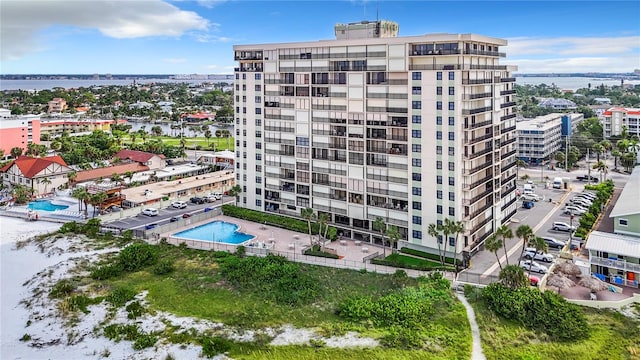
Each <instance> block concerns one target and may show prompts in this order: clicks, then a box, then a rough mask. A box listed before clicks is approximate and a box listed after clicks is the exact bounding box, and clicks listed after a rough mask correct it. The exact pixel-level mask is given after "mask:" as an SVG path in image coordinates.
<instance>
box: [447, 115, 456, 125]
mask: <svg viewBox="0 0 640 360" xmlns="http://www.w3.org/2000/svg"><path fill="white" fill-rule="evenodd" d="M455 124H456V120H455V118H454V117H453V116H449V126H453V125H455Z"/></svg>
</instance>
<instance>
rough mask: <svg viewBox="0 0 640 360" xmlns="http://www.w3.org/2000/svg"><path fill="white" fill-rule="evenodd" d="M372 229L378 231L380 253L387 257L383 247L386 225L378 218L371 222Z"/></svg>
mask: <svg viewBox="0 0 640 360" xmlns="http://www.w3.org/2000/svg"><path fill="white" fill-rule="evenodd" d="M373 229H374V230H378V231H380V237H381V238H382V251H383V253H384V257H387V253H386V251H385V247H384V234H385V233H386V232H387V224H386V223H385V222H384V219H383V218H381V217H380V216H378V217H376V219H375V220H374V221H373Z"/></svg>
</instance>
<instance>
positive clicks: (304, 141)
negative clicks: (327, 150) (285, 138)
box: [296, 137, 309, 146]
mask: <svg viewBox="0 0 640 360" xmlns="http://www.w3.org/2000/svg"><path fill="white" fill-rule="evenodd" d="M296 145H298V146H309V138H308V137H296Z"/></svg>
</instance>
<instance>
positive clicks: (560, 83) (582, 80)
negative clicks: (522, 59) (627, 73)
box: [516, 76, 640, 91]
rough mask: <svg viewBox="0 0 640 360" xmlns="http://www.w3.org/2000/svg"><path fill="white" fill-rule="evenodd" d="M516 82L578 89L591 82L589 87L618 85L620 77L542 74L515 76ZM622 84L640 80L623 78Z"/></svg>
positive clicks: (587, 85)
mask: <svg viewBox="0 0 640 360" xmlns="http://www.w3.org/2000/svg"><path fill="white" fill-rule="evenodd" d="M516 84H518V85H540V84H546V85H549V86H552V85H556V86H557V87H558V88H560V89H561V90H574V91H575V90H578V89H586V88H588V87H589V84H591V88H594V87H597V86H600V85H605V86H614V85H616V86H620V79H609V78H592V77H563V76H560V77H543V76H531V77H516ZM624 84H633V85H640V80H624Z"/></svg>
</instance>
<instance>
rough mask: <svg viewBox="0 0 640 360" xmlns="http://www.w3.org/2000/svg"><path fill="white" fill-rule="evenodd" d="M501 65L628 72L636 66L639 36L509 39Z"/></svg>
mask: <svg viewBox="0 0 640 360" xmlns="http://www.w3.org/2000/svg"><path fill="white" fill-rule="evenodd" d="M508 40H509V45H508V46H507V47H506V48H505V51H506V53H507V59H505V60H504V61H502V63H504V64H510V65H517V66H518V71H517V72H518V73H548V72H554V73H575V72H629V71H633V70H634V69H637V68H640V55H639V50H640V36H620V37H585V38H580V37H559V38H512V39H508Z"/></svg>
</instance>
